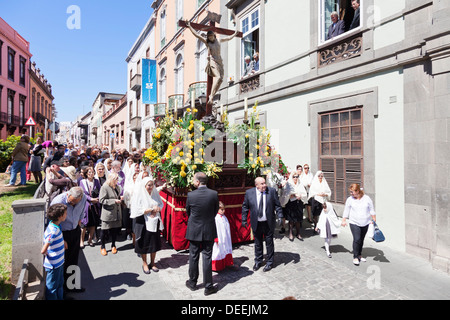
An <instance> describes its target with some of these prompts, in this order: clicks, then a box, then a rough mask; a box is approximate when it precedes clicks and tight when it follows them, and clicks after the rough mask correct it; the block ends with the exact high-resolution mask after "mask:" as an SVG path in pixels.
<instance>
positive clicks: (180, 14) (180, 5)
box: [175, 0, 183, 31]
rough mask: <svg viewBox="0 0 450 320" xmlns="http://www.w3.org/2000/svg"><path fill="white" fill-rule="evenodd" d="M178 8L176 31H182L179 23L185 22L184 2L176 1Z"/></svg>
mask: <svg viewBox="0 0 450 320" xmlns="http://www.w3.org/2000/svg"><path fill="white" fill-rule="evenodd" d="M176 1H177V8H176V13H175V14H176V16H175V30H177V31H178V30H180V29H181V28H180V26H178V21H180V20H183V0H176Z"/></svg>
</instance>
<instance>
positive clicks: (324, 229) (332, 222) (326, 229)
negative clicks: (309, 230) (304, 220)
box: [315, 202, 341, 258]
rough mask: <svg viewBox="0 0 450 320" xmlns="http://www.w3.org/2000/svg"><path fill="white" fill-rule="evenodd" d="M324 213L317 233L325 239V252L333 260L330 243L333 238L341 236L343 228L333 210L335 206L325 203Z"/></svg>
mask: <svg viewBox="0 0 450 320" xmlns="http://www.w3.org/2000/svg"><path fill="white" fill-rule="evenodd" d="M322 207H323V210H322V213H321V214H320V217H319V222H317V226H316V229H315V231H316V232H317V231H319V235H320V237H321V238H323V239H325V251H326V253H327V256H328V258H331V253H330V243H331V238H332V237H333V236H336V235H338V234H339V232H340V230H339V227H340V226H341V221H340V220H339V217H338V216H337V214H336V211H334V209H333V205H332V204H331V203H330V202H325V203H324V204H323V205H322Z"/></svg>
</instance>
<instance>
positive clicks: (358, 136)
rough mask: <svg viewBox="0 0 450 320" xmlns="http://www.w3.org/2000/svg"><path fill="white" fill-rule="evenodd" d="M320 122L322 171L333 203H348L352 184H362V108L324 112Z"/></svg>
mask: <svg viewBox="0 0 450 320" xmlns="http://www.w3.org/2000/svg"><path fill="white" fill-rule="evenodd" d="M319 122H320V123H319V132H320V134H319V135H320V139H319V140H320V149H319V153H320V168H321V170H322V171H323V172H324V176H325V179H326V180H327V182H328V184H329V185H330V189H331V191H332V195H331V201H332V202H337V203H345V200H346V199H347V195H348V192H347V190H348V187H349V186H350V184H352V183H359V184H361V185H362V177H363V170H362V169H363V136H362V134H363V125H362V124H363V122H362V108H361V107H357V108H353V109H346V110H340V111H334V112H330V113H324V114H321V115H320V117H319Z"/></svg>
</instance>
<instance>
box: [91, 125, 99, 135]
mask: <svg viewBox="0 0 450 320" xmlns="http://www.w3.org/2000/svg"><path fill="white" fill-rule="evenodd" d="M97 129H98V128H97V127H93V128H92V134H93V135H94V136H97Z"/></svg>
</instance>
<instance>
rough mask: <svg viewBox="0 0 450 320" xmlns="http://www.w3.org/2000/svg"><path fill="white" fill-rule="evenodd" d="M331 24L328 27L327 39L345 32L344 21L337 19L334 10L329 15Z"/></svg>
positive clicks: (337, 16)
mask: <svg viewBox="0 0 450 320" xmlns="http://www.w3.org/2000/svg"><path fill="white" fill-rule="evenodd" d="M330 18H331V22H332V23H331V25H330V27H329V28H328V35H327V40H330V39H332V38H334V37H336V36H338V35H340V34H342V33H344V32H345V22H344V21H343V20H339V15H338V13H337V12H336V11H333V12H332V13H331V15H330Z"/></svg>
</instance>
